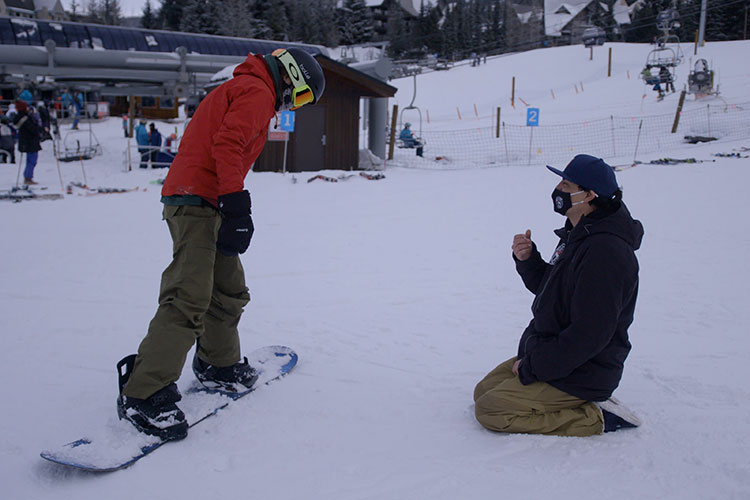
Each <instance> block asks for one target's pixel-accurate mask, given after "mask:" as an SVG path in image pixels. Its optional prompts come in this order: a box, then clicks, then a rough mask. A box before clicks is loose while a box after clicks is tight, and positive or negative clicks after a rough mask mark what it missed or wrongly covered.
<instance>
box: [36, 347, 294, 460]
mask: <svg viewBox="0 0 750 500" xmlns="http://www.w3.org/2000/svg"><path fill="white" fill-rule="evenodd" d="M247 359H248V362H249V363H250V365H251V366H252V367H253V368H255V369H256V370H258V380H257V381H256V382H255V385H254V386H253V388H252V389H250V390H249V391H246V392H242V393H226V392H219V391H216V390H211V389H207V388H205V387H203V386H202V385H200V383H199V382H198V381H194V382H192V384H191V385H190V386H189V387H188V388H187V389H186V390H183V391H182V400H181V401H180V402H179V403H178V406H179V407H180V409H181V410H182V411H183V412H184V413H185V417H186V418H187V421H188V424H189V427H190V428H193V427H194V426H196V425H198V424H199V423H201V422H203V421H204V420H206V419H207V418H209V417H212V416H214V415H216V414H217V413H218V412H219V411H221V410H223V409H224V408H226V407H227V406H229V405H230V403H232V402H233V401H236V400H238V399H240V398H243V397H245V396H247V395H248V394H250V393H251V392H254V391H256V390H257V389H260V388H262V387H265V386H266V385H268V384H270V383H271V382H273V381H274V380H278V379H280V378H281V377H283V376H284V375H286V374H287V373H289V372H290V371H291V370H292V369H293V368H294V367H295V366H296V364H297V353H295V352H294V351H293V350H292V349H290V348H289V347H284V346H266V347H261V348H260V349H257V350H255V351H253V352H251V353H250V354H249V355H248V356H247ZM113 406H114V404H113ZM113 413H115V412H114V408H113ZM188 438H189V436H188ZM168 442H169V441H165V440H162V439H160V438H159V437H157V436H149V435H147V434H143V433H141V432H138V430H136V428H135V427H134V426H133V425H132V424H131V423H130V422H127V421H124V420H118V419H117V417H113V418H111V419H110V420H109V421H108V422H107V425H106V427H105V428H103V429H99V430H97V431H91V432H90V434H89V435H88V436H86V437H83V438H81V439H77V440H76V441H73V442H71V443H67V444H64V445H62V446H60V447H57V448H53V449H50V450H45V451H43V452H42V453H41V454H40V455H41V457H42V458H44V459H45V460H49V461H50V462H54V463H57V464H61V465H65V466H68V467H74V468H76V469H81V470H85V471H91V472H112V471H116V470H120V469H124V468H126V467H129V466H131V465H133V464H134V463H135V462H137V461H138V460H140V459H141V458H143V457H145V456H146V455H149V454H150V453H153V452H154V451H155V450H157V449H159V448H160V447H161V446H162V445H164V444H166V443H168ZM176 442H179V441H176Z"/></svg>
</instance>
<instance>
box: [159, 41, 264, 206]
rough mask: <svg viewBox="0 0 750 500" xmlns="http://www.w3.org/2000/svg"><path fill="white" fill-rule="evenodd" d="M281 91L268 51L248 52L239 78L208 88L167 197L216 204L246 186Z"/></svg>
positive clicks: (179, 153) (237, 73)
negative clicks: (188, 197) (192, 197)
mask: <svg viewBox="0 0 750 500" xmlns="http://www.w3.org/2000/svg"><path fill="white" fill-rule="evenodd" d="M275 103H276V90H275V87H274V82H273V77H272V76H271V73H270V72H269V70H268V67H267V66H266V62H265V60H264V59H263V56H256V55H252V54H251V55H249V56H248V57H247V59H246V60H245V62H243V63H242V64H240V65H239V66H237V68H236V69H235V70H234V78H232V79H231V80H229V81H227V82H225V83H223V84H222V85H220V86H219V87H218V88H216V89H214V90H213V91H212V92H211V93H209V94H208V95H207V96H206V98H205V99H203V101H202V102H201V104H200V106H198V109H197V110H196V111H195V114H194V115H193V119H192V120H191V121H190V123H189V124H188V126H187V129H186V130H185V135H184V136H183V137H182V140H181V141H180V148H179V150H178V151H177V156H175V159H174V161H172V165H171V166H170V168H169V173H168V174H167V178H166V179H165V181H164V186H163V187H162V190H161V194H162V196H172V195H196V196H200V197H201V198H203V199H205V200H207V201H208V202H210V203H212V204H214V205H216V199H217V197H218V196H219V195H222V194H228V193H234V192H237V191H242V190H243V189H244V181H245V176H246V175H247V172H248V171H249V170H250V167H252V164H253V162H255V160H256V159H257V158H258V155H260V152H261V151H262V150H263V146H264V145H265V143H266V137H267V135H268V124H269V122H270V121H271V118H273V116H274V114H275V113H276V111H275V109H274V105H275Z"/></svg>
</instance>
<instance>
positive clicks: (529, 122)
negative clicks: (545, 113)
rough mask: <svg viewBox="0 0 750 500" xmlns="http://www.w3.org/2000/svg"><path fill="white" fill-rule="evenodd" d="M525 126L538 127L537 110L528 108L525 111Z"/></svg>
mask: <svg viewBox="0 0 750 500" xmlns="http://www.w3.org/2000/svg"><path fill="white" fill-rule="evenodd" d="M526 126H527V127H538V126H539V108H529V109H527V110H526Z"/></svg>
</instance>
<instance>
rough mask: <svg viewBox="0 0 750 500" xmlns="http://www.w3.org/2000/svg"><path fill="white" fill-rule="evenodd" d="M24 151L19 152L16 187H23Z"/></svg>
mask: <svg viewBox="0 0 750 500" xmlns="http://www.w3.org/2000/svg"><path fill="white" fill-rule="evenodd" d="M23 155H24V153H22V152H20V151H19V153H18V173H17V174H16V187H21V165H23Z"/></svg>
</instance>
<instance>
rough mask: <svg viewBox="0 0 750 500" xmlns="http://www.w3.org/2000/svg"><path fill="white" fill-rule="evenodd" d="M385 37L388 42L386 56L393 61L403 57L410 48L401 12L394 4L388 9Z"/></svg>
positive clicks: (396, 4) (399, 7)
mask: <svg viewBox="0 0 750 500" xmlns="http://www.w3.org/2000/svg"><path fill="white" fill-rule="evenodd" d="M386 37H387V39H388V41H389V42H390V43H389V44H388V55H389V56H390V57H392V58H394V59H398V58H401V57H404V56H405V54H406V53H407V51H408V50H409V48H410V41H409V33H408V32H407V27H406V21H405V20H404V13H403V10H401V6H399V5H398V3H395V2H394V3H392V4H391V6H390V7H389V8H388V26H387V29H386Z"/></svg>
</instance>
